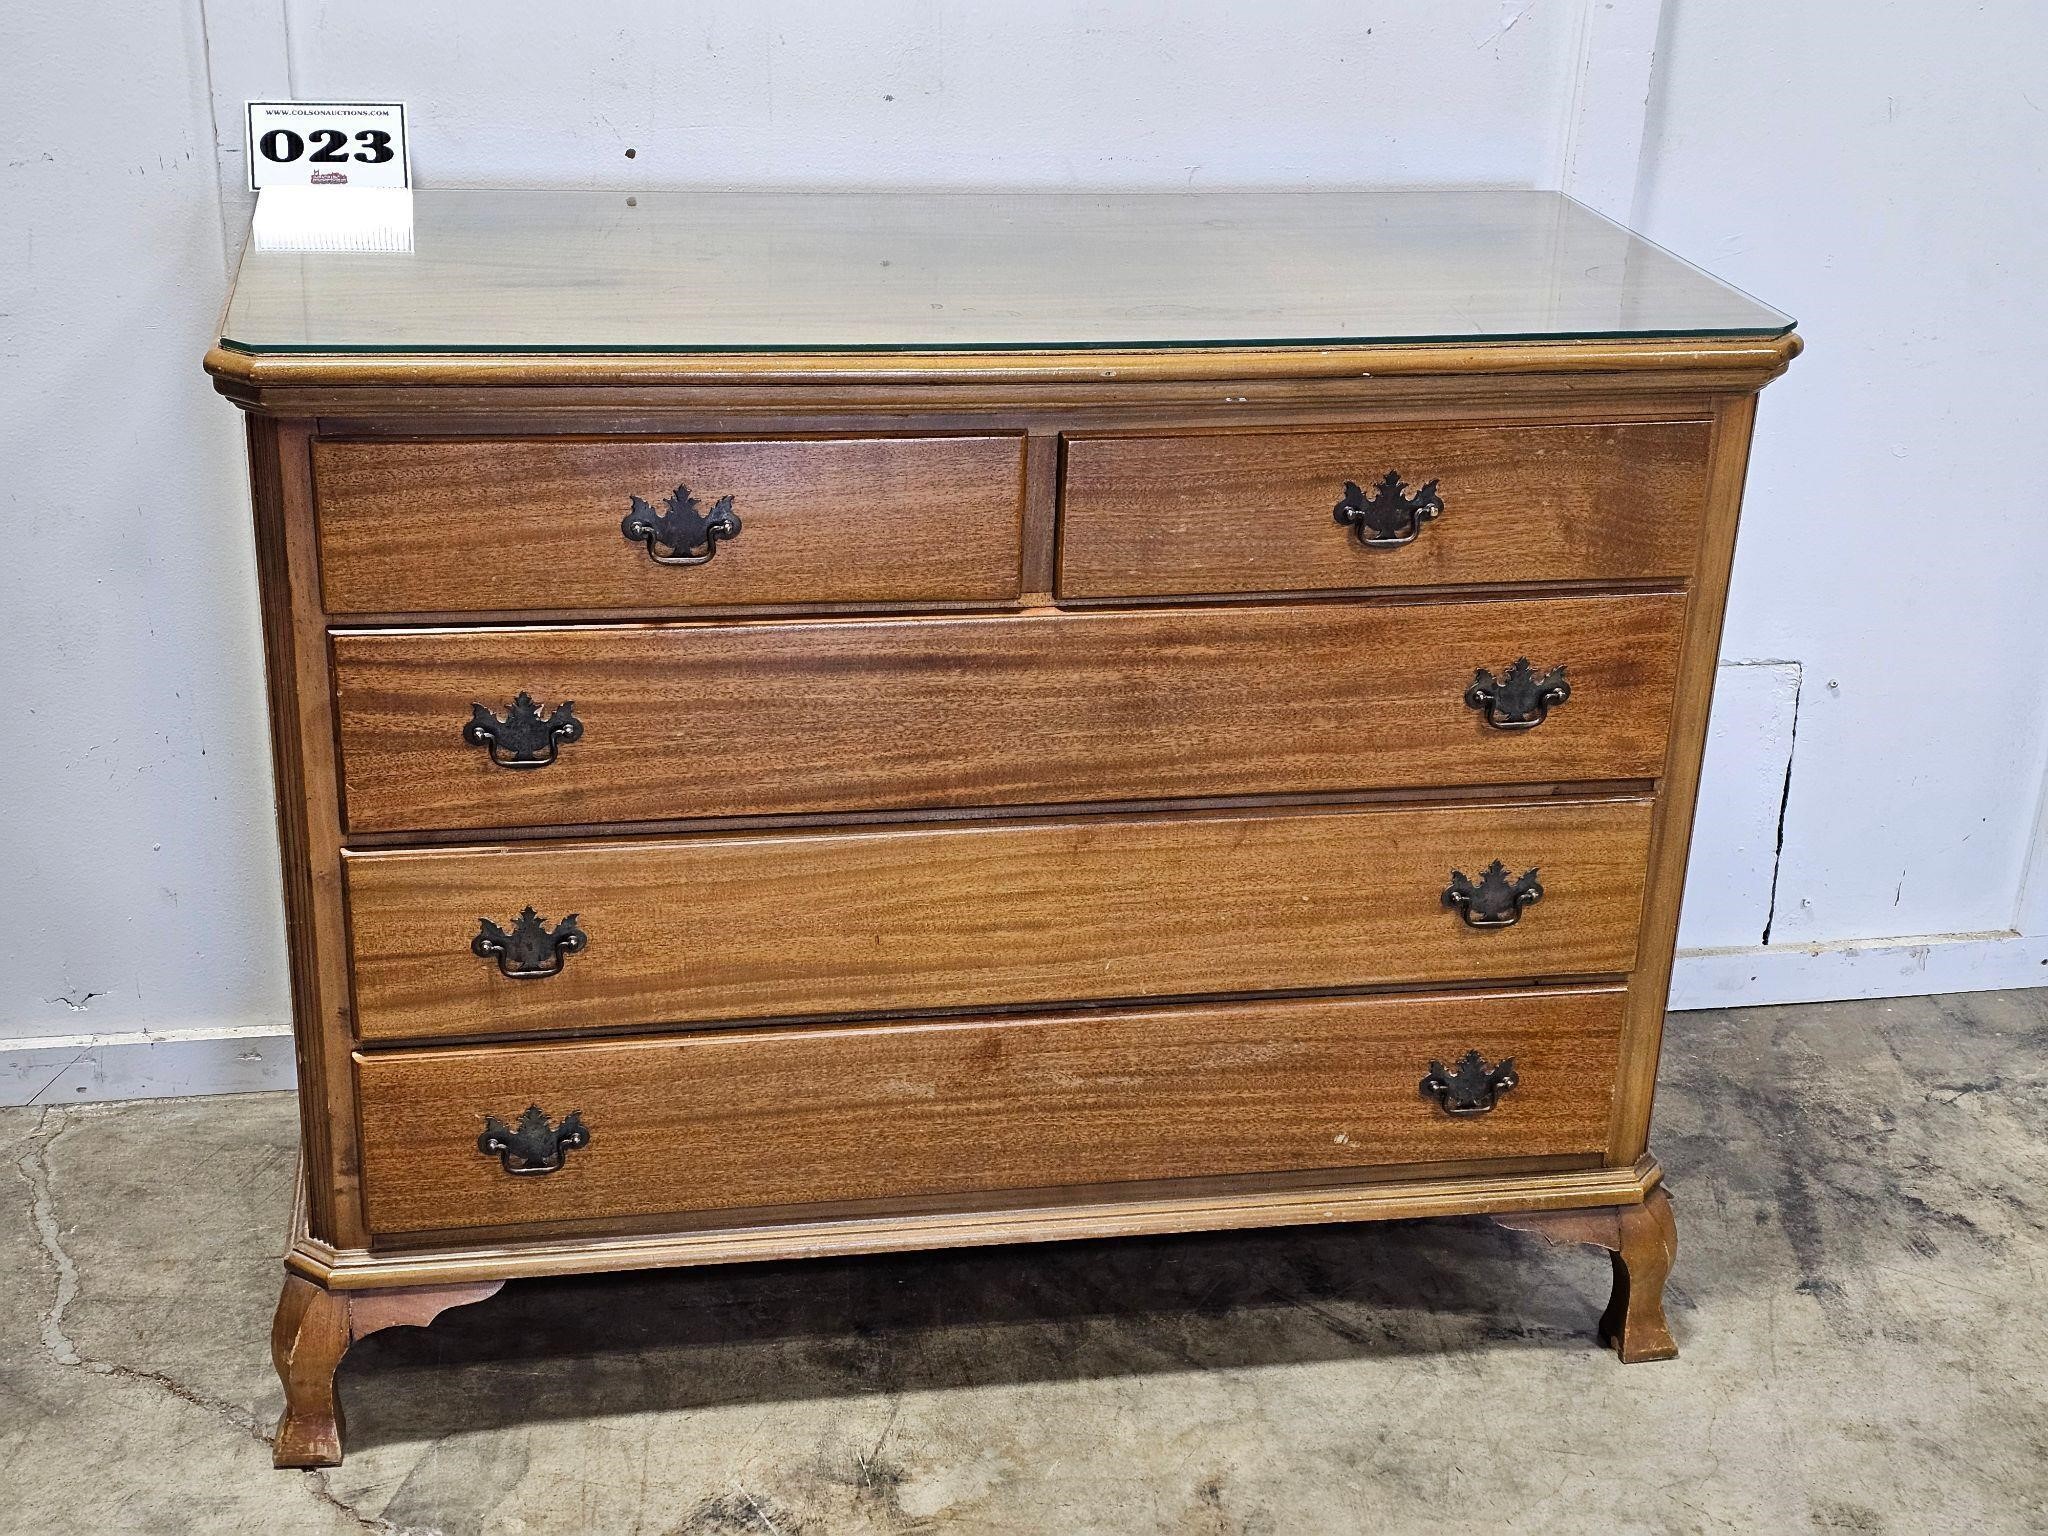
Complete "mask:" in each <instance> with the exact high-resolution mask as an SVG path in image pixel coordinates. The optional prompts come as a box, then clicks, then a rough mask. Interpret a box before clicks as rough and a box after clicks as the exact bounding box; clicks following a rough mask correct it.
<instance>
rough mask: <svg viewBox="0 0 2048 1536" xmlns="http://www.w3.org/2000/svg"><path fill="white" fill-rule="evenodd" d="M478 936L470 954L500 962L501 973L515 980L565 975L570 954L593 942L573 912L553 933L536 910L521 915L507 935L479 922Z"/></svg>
mask: <svg viewBox="0 0 2048 1536" xmlns="http://www.w3.org/2000/svg"><path fill="white" fill-rule="evenodd" d="M476 921H477V934H476V937H475V938H473V939H471V940H470V941H469V947H470V951H471V953H473V954H475V955H477V956H479V957H480V958H482V959H485V960H496V961H497V962H498V973H499V974H500V975H502V976H509V977H510V978H511V979H512V980H514V981H541V980H545V979H546V978H547V977H549V976H559V975H561V974H562V966H563V963H564V962H565V961H566V960H567V958H568V957H569V956H570V955H573V954H576V953H578V952H579V951H581V950H582V949H583V948H584V946H586V945H587V944H589V943H590V935H589V934H587V933H585V932H584V931H583V930H582V929H581V928H578V927H577V926H576V914H575V913H574V912H571V913H570V914H569V915H568V916H567V917H565V918H563V919H562V920H561V921H560V922H559V923H557V924H556V925H555V927H554V929H553V931H552V932H551V931H549V928H548V925H547V924H546V923H545V922H544V921H542V919H541V918H540V917H539V915H538V914H536V913H535V912H534V910H533V908H531V907H528V908H526V909H525V910H524V911H523V912H521V913H520V914H519V916H518V918H517V919H516V920H515V921H514V922H513V924H512V931H511V932H510V933H507V932H506V931H505V930H504V929H502V928H500V927H499V926H498V925H497V924H496V923H494V922H492V921H491V920H490V919H489V918H488V917H480V918H478V919H477V920H476Z"/></svg>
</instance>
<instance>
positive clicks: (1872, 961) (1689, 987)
mask: <svg viewBox="0 0 2048 1536" xmlns="http://www.w3.org/2000/svg"><path fill="white" fill-rule="evenodd" d="M2039 986H2048V935H2031V936H2030V935H2025V934H2020V933H2015V932H2012V931H2010V930H2006V931H2000V932H1993V933H1943V934H1931V935H1928V936H1926V937H1922V938H1901V939H1874V940H1869V941H1865V942H1862V943H1847V944H1782V945H1781V944H1773V945H1770V946H1769V947H1767V948H1754V947H1753V948H1749V949H1690V950H1687V949H1682V950H1680V951H1679V952H1678V963H1677V965H1676V966H1675V967H1674V968H1673V970H1672V974H1671V1006H1672V1008H1673V1009H1674V1010H1679V1009H1692V1008H1752V1007H1758V1006H1762V1005H1769V1004H1777V1003H1831V1002H1840V1001H1843V1000H1845V999H1851V998H1866V997H1925V996H1927V995H1928V994H1930V993H1934V992H1997V991H2003V990H2005V989H2007V988H2009V987H2039Z"/></svg>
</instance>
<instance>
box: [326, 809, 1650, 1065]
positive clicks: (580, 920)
mask: <svg viewBox="0 0 2048 1536" xmlns="http://www.w3.org/2000/svg"><path fill="white" fill-rule="evenodd" d="M1650 805H1651V803H1650V801H1649V800H1647V799H1638V798H1618V799H1611V800H1592V801H1578V802H1573V801H1545V802H1531V803H1526V804H1509V805H1492V806H1458V807H1448V806H1435V807H1419V808H1403V809H1392V808H1381V809H1370V810H1364V809H1351V810H1314V811H1292V812H1290V811H1265V812H1236V813H1229V814H1223V813H1209V814H1192V813H1190V814H1178V815H1155V816H1124V817H1114V816H1089V817H1072V818H1064V819H1045V820H1035V821H1025V822H1010V823H979V824H952V825H926V826H917V827H902V828H891V829H887V830H864V831H833V832H785V833H771V834H767V835H757V836H712V835H704V836H698V837H690V838H674V839H668V840H662V841H646V842H641V841H627V840H624V839H611V840H605V841H599V842H586V843H553V844H550V843H522V844H514V845H510V846H503V847H494V848H460V849H443V850H406V851H397V850H393V851H388V852H384V851H380V852H374V853H356V854H351V855H349V856H348V858H347V860H346V870H347V885H348V906H349V922H350V933H351V941H352V944H353V953H354V970H355V1003H356V1028H357V1031H358V1033H359V1034H360V1035H361V1036H363V1037H364V1038H366V1039H403V1038H411V1039H421V1038H430V1037H435V1036H472V1037H484V1036H492V1035H510V1034H518V1033H521V1032H526V1031H536V1030H575V1029H587V1030H599V1029H610V1028H617V1027H622V1026H628V1025H644V1024H663V1023H701V1022H705V1021H711V1020H727V1019H744V1018H773V1017H798V1016H809V1015H836V1014H849V1013H886V1012H894V1011H907V1010H925V1011H931V1012H941V1011H956V1010H964V1009H975V1008H986V1007H994V1006H1002V1005H1013V1004H1030V1003H1048V1002H1062V1001H1067V1000H1071V999H1119V998H1121V999H1141V998H1145V999H1149V998H1160V997H1187V996H1195V995H1199V994H1205V993H1238V992H1261V991H1281V990H1286V991H1321V990H1331V989H1337V988H1344V987H1354V986H1369V985H1378V984H1381V983H1389V982H1428V981H1471V980H1491V979H1503V978H1509V977H1528V976H1590V975H1596V974H1598V975H1605V974H1618V973H1620V972H1624V971H1627V970H1629V969H1630V968H1631V967H1632V966H1633V965H1634V963H1635V947H1636V926H1637V918H1638V914H1639V911H1640V909H1641V906H1642V893H1643V882H1644V873H1645V861H1646V858H1647V854H1648V847H1649V833H1650ZM1496 859H1498V860H1501V861H1503V863H1504V864H1505V865H1506V871H1505V873H1506V875H1507V876H1508V877H1510V878H1518V877H1520V876H1521V875H1522V874H1523V873H1524V872H1525V871H1528V870H1531V869H1540V871H1541V876H1540V881H1539V883H1540V885H1541V887H1542V891H1543V894H1542V897H1541V899H1540V900H1539V901H1537V902H1536V903H1535V904H1534V905H1531V906H1526V907H1521V908H1518V909H1516V910H1518V911H1519V912H1520V918H1519V921H1516V922H1514V923H1513V925H1512V926H1505V927H1499V928H1491V929H1478V928H1474V927H1471V926H1468V924H1467V923H1466V922H1465V921H1464V920H1463V918H1462V916H1461V914H1460V913H1459V912H1458V911H1456V910H1454V909H1453V908H1452V907H1451V906H1449V905H1447V904H1446V901H1445V898H1444V892H1445V891H1446V889H1447V888H1448V887H1449V885H1450V883H1451V876H1452V872H1453V871H1454V870H1455V871H1462V872H1464V873H1465V875H1466V876H1467V877H1468V878H1469V879H1471V880H1475V881H1477V880H1480V879H1481V878H1482V876H1483V872H1484V871H1485V870H1486V868H1487V866H1488V865H1489V864H1490V863H1491V862H1492V861H1494V860H1496ZM529 907H530V908H532V909H534V910H535V912H536V914H537V917H536V918H535V919H532V920H529V922H528V923H527V924H526V926H525V930H524V931H523V932H522V931H521V926H520V924H519V922H518V919H519V918H520V915H521V913H522V912H523V911H524V910H525V909H527V908H529ZM572 913H573V914H575V915H576V928H575V930H574V932H577V933H580V934H581V935H583V938H582V940H581V941H580V942H581V948H580V949H579V948H574V942H575V941H573V940H569V939H561V935H562V934H563V929H562V928H561V926H560V925H561V924H563V923H564V922H565V921H566V920H567V919H568V917H569V915H570V914H572ZM486 920H488V922H489V924H491V925H493V926H494V927H495V928H496V930H498V933H499V934H500V935H502V936H503V937H498V938H494V937H493V935H492V934H491V933H490V931H489V930H488V929H487V928H486V927H485V921H486ZM536 925H537V926H536ZM479 939H482V941H483V943H482V944H481V945H479V944H478V941H479ZM508 940H509V941H510V947H509V948H506V949H505V952H503V953H495V952H493V951H491V950H490V948H489V946H490V945H492V944H494V943H495V944H499V945H505V944H506V943H507V941H508ZM558 940H559V941H560V944H562V945H567V946H569V948H568V949H566V950H565V949H563V948H560V947H558V942H557V941H558ZM480 951H481V952H480ZM508 969H509V970H513V971H534V970H552V971H554V974H551V975H546V976H519V977H514V976H509V975H507V974H506V971H507V970H508Z"/></svg>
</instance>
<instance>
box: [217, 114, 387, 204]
mask: <svg viewBox="0 0 2048 1536" xmlns="http://www.w3.org/2000/svg"><path fill="white" fill-rule="evenodd" d="M248 151H249V185H250V187H251V188H252V189H254V190H258V191H260V190H261V189H262V188H264V187H409V186H411V185H412V163H411V158H410V156H409V155H408V153H407V150H406V144H405V106H404V104H403V103H402V102H396V101H252V102H250V103H249V143H248Z"/></svg>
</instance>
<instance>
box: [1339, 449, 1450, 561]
mask: <svg viewBox="0 0 2048 1536" xmlns="http://www.w3.org/2000/svg"><path fill="white" fill-rule="evenodd" d="M1406 489H1407V482H1406V481H1404V480H1403V479H1402V478H1401V473H1400V471H1399V470H1394V469H1390V470H1388V471H1387V473H1386V477H1385V478H1384V479H1382V480H1381V481H1380V483H1379V484H1378V485H1376V486H1374V487H1373V491H1372V494H1371V495H1370V496H1368V495H1366V494H1365V492H1364V491H1362V490H1360V489H1359V488H1358V482H1357V481H1355V480H1346V481H1345V482H1344V499H1343V500H1342V501H1340V502H1338V503H1337V505H1336V506H1335V507H1333V508H1332V509H1331V512H1332V515H1334V516H1335V518H1336V519H1337V522H1338V523H1339V524H1340V525H1342V526H1344V527H1347V528H1349V529H1350V530H1351V531H1352V532H1353V533H1354V534H1356V535H1357V536H1358V542H1359V543H1361V544H1363V545H1364V546H1365V547H1366V548H1367V549H1399V548H1400V547H1401V546H1402V545H1403V544H1413V543H1414V542H1415V541H1416V539H1417V538H1419V537H1420V536H1421V534H1422V525H1423V524H1424V523H1426V522H1428V521H1429V520H1430V519H1432V518H1434V517H1435V516H1436V515H1437V514H1438V513H1439V512H1441V511H1443V509H1444V499H1443V497H1441V496H1439V495H1437V493H1436V482H1435V481H1434V480H1431V481H1430V482H1429V483H1428V484H1426V485H1424V486H1423V487H1422V488H1421V489H1420V490H1418V491H1417V492H1416V493H1415V494H1414V495H1413V496H1406V495H1403V494H1402V492H1403V491H1404V490H1406Z"/></svg>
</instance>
